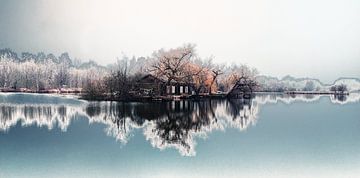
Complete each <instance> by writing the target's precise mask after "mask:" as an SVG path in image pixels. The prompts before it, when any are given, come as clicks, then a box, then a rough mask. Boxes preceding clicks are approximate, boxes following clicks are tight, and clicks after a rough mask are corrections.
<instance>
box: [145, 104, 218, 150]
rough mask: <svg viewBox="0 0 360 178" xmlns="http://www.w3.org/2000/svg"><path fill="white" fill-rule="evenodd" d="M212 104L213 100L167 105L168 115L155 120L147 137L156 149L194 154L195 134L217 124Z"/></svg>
mask: <svg viewBox="0 0 360 178" xmlns="http://www.w3.org/2000/svg"><path fill="white" fill-rule="evenodd" d="M211 103H212V101H211V100H206V101H200V102H193V101H174V102H169V103H167V110H166V111H167V113H166V115H165V116H164V117H162V118H158V119H156V120H153V122H152V123H151V126H152V127H151V129H150V132H149V133H148V134H150V135H147V137H148V138H149V139H152V140H151V141H152V143H153V145H154V146H156V147H159V148H166V147H175V148H177V149H179V150H180V151H181V152H182V153H183V154H185V155H189V154H192V150H193V149H194V148H193V147H194V140H193V134H196V133H197V132H201V131H202V130H203V128H204V127H209V126H211V124H212V123H213V122H217V120H216V118H215V114H214V109H215V108H214V107H213V106H212V104H211ZM215 107H216V105H215Z"/></svg>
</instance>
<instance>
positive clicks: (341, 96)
mask: <svg viewBox="0 0 360 178" xmlns="http://www.w3.org/2000/svg"><path fill="white" fill-rule="evenodd" d="M334 98H335V100H337V101H340V102H345V101H346V100H347V95H334Z"/></svg>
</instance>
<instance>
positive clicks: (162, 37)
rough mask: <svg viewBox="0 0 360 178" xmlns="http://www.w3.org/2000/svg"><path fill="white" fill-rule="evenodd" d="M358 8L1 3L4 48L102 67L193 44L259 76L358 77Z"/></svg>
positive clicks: (158, 1)
mask: <svg viewBox="0 0 360 178" xmlns="http://www.w3.org/2000/svg"><path fill="white" fill-rule="evenodd" d="M359 22H360V2H358V1H355V0H345V1H340V0H333V1H325V0H315V1H310V0H306V1H301V2H289V1H285V0H275V1H271V2H267V1H264V0H256V1H251V2H245V1H232V0H225V1H204V0H200V1H196V2H193V1H188V0H186V1H172V2H170V1H165V0H155V1H151V2H150V1H149V2H148V1H145V2H143V1H139V0H135V1H114V0H109V1H95V0H93V1H83V0H79V1H69V0H65V1H45V0H35V1H31V2H30V1H22V0H12V1H10V0H0V39H1V40H0V48H11V49H13V50H15V51H16V52H26V51H28V52H39V51H43V52H45V53H54V54H56V55H57V56H58V55H59V54H60V53H62V52H65V51H66V52H69V54H70V56H71V57H72V58H80V59H82V60H88V59H93V60H94V61H96V62H98V63H100V64H103V65H104V64H109V63H112V62H115V60H116V57H121V56H122V55H123V54H126V55H128V56H130V57H131V56H133V55H134V56H137V57H140V56H145V57H146V56H150V55H151V54H152V52H153V51H155V50H158V49H160V48H166V49H169V48H176V47H178V46H181V45H183V44H185V43H193V44H196V45H197V47H196V50H197V53H198V55H199V56H200V57H203V58H206V57H209V56H214V58H215V62H219V63H224V62H227V63H232V62H238V63H243V64H248V65H249V66H251V67H255V68H257V69H258V70H259V72H260V74H262V75H270V76H274V77H279V78H281V77H284V76H286V75H291V76H294V77H310V78H318V79H320V80H321V81H323V82H324V83H330V82H332V81H334V80H335V79H337V78H339V77H356V78H359V77H360V70H358V69H359V67H360V50H359V49H360V33H359V31H360V23H359Z"/></svg>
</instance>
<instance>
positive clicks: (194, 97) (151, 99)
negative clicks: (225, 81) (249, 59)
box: [0, 91, 356, 102]
mask: <svg viewBox="0 0 360 178" xmlns="http://www.w3.org/2000/svg"><path fill="white" fill-rule="evenodd" d="M350 93H352V92H346V93H337V92H326V91H324V92H307V91H295V92H294V91H284V92H269V91H258V92H253V93H248V94H244V95H242V97H234V98H229V97H228V96H227V94H212V95H208V94H203V95H169V96H153V97H150V96H143V97H129V98H126V99H120V98H115V97H113V96H109V95H103V96H91V97H89V96H86V94H85V93H79V92H34V91H31V92H28V91H10V92H9V91H6V92H4V91H0V94H39V95H55V96H56V95H57V96H74V97H76V98H78V99H81V100H86V101H118V102H166V101H178V100H199V101H200V100H207V99H226V98H228V99H251V98H253V96H255V95H257V94H258V95H261V94H275V95H276V94H278V95H336V96H348V95H349V94H350ZM355 93H356V92H355Z"/></svg>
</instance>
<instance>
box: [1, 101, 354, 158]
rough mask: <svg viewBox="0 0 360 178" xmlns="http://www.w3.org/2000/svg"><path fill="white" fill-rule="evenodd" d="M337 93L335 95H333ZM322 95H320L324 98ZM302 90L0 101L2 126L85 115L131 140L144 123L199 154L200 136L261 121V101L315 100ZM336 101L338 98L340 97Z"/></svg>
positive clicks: (64, 122)
mask: <svg viewBox="0 0 360 178" xmlns="http://www.w3.org/2000/svg"><path fill="white" fill-rule="evenodd" d="M331 97H333V96H331ZM357 97H358V98H360V95H357ZM319 98H320V97H319ZM319 98H318V97H315V98H311V99H309V98H307V97H306V96H303V95H298V96H296V97H295V98H293V97H292V96H289V95H258V96H256V97H255V98H252V99H232V100H201V101H191V100H182V101H172V102H149V103H119V102H90V103H88V104H87V105H76V106H70V105H57V104H51V105H44V104H38V105H21V104H13V105H11V104H1V103H0V130H7V129H9V128H10V127H12V126H14V125H16V124H17V123H19V121H21V125H22V126H29V125H36V126H39V127H41V126H46V127H48V128H49V129H52V128H53V127H54V126H55V125H56V123H57V124H58V125H59V127H60V128H61V129H62V130H63V131H65V130H66V128H67V127H68V125H69V124H70V121H71V119H72V118H76V117H77V116H86V117H87V118H88V119H89V121H90V123H101V124H104V125H105V126H106V129H105V130H106V132H107V134H108V135H109V136H113V137H115V138H116V140H119V141H121V142H123V143H126V142H127V140H128V139H129V137H130V136H131V131H132V130H133V129H136V128H143V129H144V134H145V137H146V139H147V140H149V141H150V142H151V144H152V145H153V146H154V147H157V148H159V149H165V148H169V147H173V148H176V149H178V150H179V151H180V153H181V154H183V155H193V154H195V143H196V142H195V141H196V140H195V137H198V136H206V134H207V133H209V132H212V131H213V130H217V129H224V128H229V127H231V128H239V129H240V130H243V129H246V128H248V126H250V125H251V124H254V123H256V118H257V113H258V109H259V104H266V103H276V102H277V101H282V102H284V103H291V102H294V101H315V100H318V99H319ZM349 100H350V101H359V100H360V99H354V98H352V95H337V96H336V97H335V98H331V102H335V101H340V102H338V103H341V104H343V103H345V102H349ZM335 103H336V102H335Z"/></svg>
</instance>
